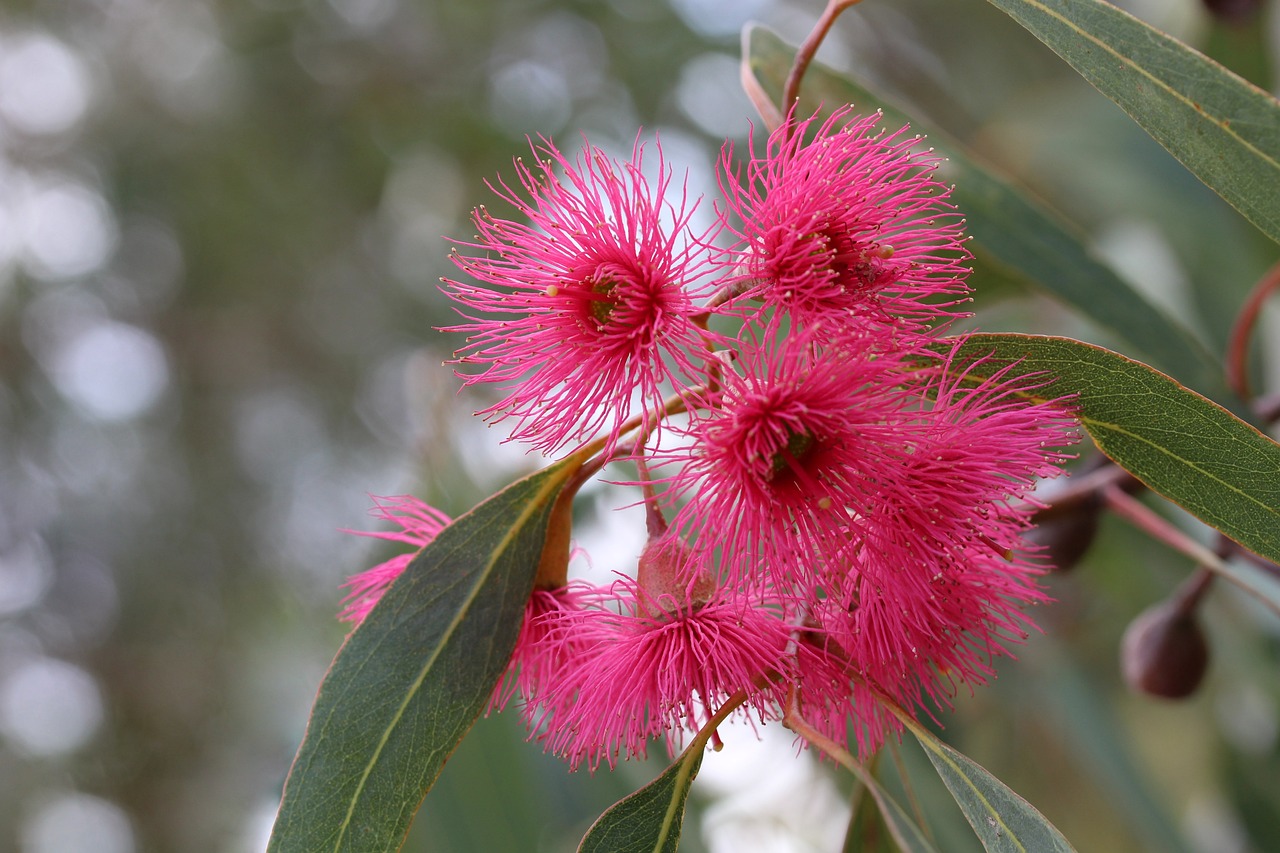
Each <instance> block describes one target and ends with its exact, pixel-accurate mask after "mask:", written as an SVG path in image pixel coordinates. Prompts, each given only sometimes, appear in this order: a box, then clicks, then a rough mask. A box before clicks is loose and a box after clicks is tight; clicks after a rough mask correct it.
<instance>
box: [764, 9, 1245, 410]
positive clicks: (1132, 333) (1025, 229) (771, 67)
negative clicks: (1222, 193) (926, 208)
mask: <svg viewBox="0 0 1280 853" xmlns="http://www.w3.org/2000/svg"><path fill="white" fill-rule="evenodd" d="M743 43H744V49H745V50H746V52H747V62H748V66H749V68H750V70H751V71H752V73H753V74H754V75H755V77H756V80H757V82H758V83H759V84H760V85H761V86H762V87H763V89H764V91H765V93H766V94H767V95H769V96H770V97H773V98H774V99H775V100H776V99H777V98H778V97H779V96H780V94H781V91H782V84H783V81H784V80H785V78H786V74H787V72H788V70H789V69H790V67H791V60H792V57H794V56H795V48H794V47H791V46H790V45H788V44H786V43H785V42H784V41H783V40H782V39H781V38H779V37H778V36H777V35H776V34H774V33H773V32H771V31H769V30H767V29H765V28H763V27H759V26H751V27H749V28H748V29H747V30H746V31H745V33H744V35H743ZM846 103H853V104H856V105H858V106H859V107H860V108H865V109H866V110H867V111H870V110H871V109H873V108H879V109H881V110H882V111H883V112H884V115H885V121H886V124H888V125H889V126H901V125H903V124H910V125H911V128H912V130H913V131H915V132H917V133H922V134H924V135H925V136H927V137H928V140H929V145H931V146H932V147H933V148H934V149H935V150H936V151H937V153H939V154H941V155H942V156H944V157H946V158H947V164H946V169H947V177H948V179H949V180H951V181H953V182H954V183H955V189H954V191H953V193H952V200H953V201H954V202H955V203H956V205H957V206H958V207H959V208H960V210H961V212H963V213H964V215H965V220H966V225H967V227H968V230H969V233H970V234H971V235H973V238H974V243H973V247H974V254H975V256H976V263H975V267H974V276H973V278H972V281H974V282H975V284H976V286H978V287H984V286H985V284H986V282H987V280H988V279H990V278H991V277H992V276H993V275H994V276H996V277H997V278H1000V279H1003V278H1004V277H1007V276H1012V277H1014V278H1015V279H1016V280H1020V281H1026V282H1031V283H1033V284H1035V285H1037V286H1039V287H1042V288H1044V289H1045V290H1047V291H1048V292H1049V293H1051V294H1052V295H1054V296H1055V297H1057V298H1059V299H1061V300H1062V301H1063V302H1065V303H1067V304H1068V305H1070V306H1072V307H1073V308H1075V309H1076V310H1077V311H1079V312H1081V313H1082V314H1084V315H1085V316H1087V317H1089V318H1090V319H1091V320H1093V321H1094V322H1096V323H1098V325H1100V326H1102V327H1104V328H1107V329H1110V330H1111V331H1112V332H1114V333H1115V334H1117V335H1120V336H1121V337H1122V338H1124V339H1125V340H1127V341H1128V342H1129V343H1131V344H1132V345H1133V346H1134V347H1136V348H1137V350H1138V351H1139V352H1141V353H1142V355H1143V356H1144V357H1146V358H1148V359H1150V360H1151V361H1153V362H1154V363H1156V364H1158V365H1160V366H1162V367H1163V368H1165V369H1166V370H1168V371H1169V372H1170V373H1172V374H1174V375H1175V376H1177V377H1179V378H1180V379H1181V380H1183V381H1184V382H1186V383H1188V384H1190V385H1192V386H1194V387H1196V388H1198V389H1200V390H1202V391H1204V392H1205V393H1208V394H1211V395H1213V396H1215V397H1219V398H1221V399H1227V396H1226V395H1229V394H1230V392H1229V391H1228V390H1227V388H1226V386H1225V384H1224V383H1223V380H1222V375H1221V370H1220V369H1219V368H1218V367H1217V363H1216V361H1215V360H1214V358H1213V357H1212V356H1211V355H1210V354H1209V352H1208V350H1207V349H1206V348H1205V347H1204V346H1203V345H1202V344H1201V343H1200V342H1199V341H1198V340H1197V339H1196V338H1195V337H1194V336H1193V335H1192V334H1191V333H1190V332H1189V331H1187V330H1186V329H1185V328H1184V327H1183V326H1181V325H1180V324H1178V323H1176V322H1175V321H1173V320H1172V319H1170V318H1169V317H1168V316H1167V315H1166V314H1165V313H1164V312H1163V311H1161V310H1160V309H1159V308H1157V307H1156V306H1154V305H1152V304H1151V303H1150V302H1148V301H1147V299H1146V297H1144V296H1142V295H1141V294H1140V293H1138V291H1136V290H1134V289H1133V288H1132V287H1131V286H1130V285H1129V284H1128V282H1126V281H1125V280H1124V279H1122V278H1120V277H1119V276H1118V275H1117V274H1116V273H1115V272H1114V271H1113V270H1112V269H1111V268H1110V267H1108V266H1106V265H1105V264H1103V263H1102V262H1100V261H1099V260H1098V259H1097V258H1095V257H1094V256H1093V255H1092V254H1091V253H1090V251H1089V250H1088V249H1087V248H1086V246H1085V245H1084V242H1083V240H1082V239H1081V237H1080V235H1079V234H1078V233H1076V231H1075V230H1074V229H1073V228H1072V227H1071V226H1069V225H1068V224H1067V223H1065V222H1064V221H1063V220H1062V219H1061V218H1060V217H1059V216H1058V215H1057V214H1056V213H1055V212H1053V211H1052V210H1050V209H1049V208H1047V207H1045V206H1044V205H1043V204H1042V203H1041V202H1039V201H1038V200H1036V199H1035V198H1034V197H1032V196H1031V195H1029V194H1028V193H1027V191H1026V190H1025V189H1022V188H1020V187H1018V186H1016V185H1015V184H1014V183H1012V182H1011V181H1010V180H1009V179H1008V178H1006V177H1004V176H1002V175H1000V174H999V172H998V171H996V170H994V169H992V168H991V167H989V166H986V165H983V164H981V163H980V162H979V161H978V160H976V159H975V158H974V157H973V156H972V155H970V154H969V152H968V151H967V150H966V149H965V148H964V146H962V145H961V144H960V143H958V142H956V141H955V140H953V139H951V138H949V137H948V136H947V134H945V133H943V132H942V131H940V130H938V129H937V128H935V127H931V126H930V125H929V124H928V122H925V121H922V120H921V119H920V118H919V117H918V116H911V115H908V114H907V113H906V112H904V111H903V110H902V109H901V108H899V107H897V106H895V105H894V104H893V102H892V101H890V100H887V99H886V98H885V97H884V96H883V95H882V94H880V93H878V92H875V91H873V90H871V89H869V88H867V87H866V86H864V85H863V84H862V83H861V82H859V81H855V80H852V79H849V78H847V77H846V76H844V75H841V74H839V73H837V72H835V71H832V70H830V69H828V68H825V67H823V66H821V65H814V66H811V67H810V69H809V71H808V73H807V74H806V76H805V83H804V87H803V91H802V96H801V104H800V109H801V112H802V113H804V114H808V113H810V112H812V111H813V110H815V109H817V108H818V107H819V106H820V105H821V106H823V107H824V108H825V109H827V110H830V109H833V108H834V107H837V106H839V105H841V104H846Z"/></svg>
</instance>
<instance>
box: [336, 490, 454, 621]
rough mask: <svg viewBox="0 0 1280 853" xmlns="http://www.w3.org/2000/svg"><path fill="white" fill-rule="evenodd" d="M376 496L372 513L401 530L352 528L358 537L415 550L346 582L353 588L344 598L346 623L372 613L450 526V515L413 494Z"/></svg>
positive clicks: (350, 588)
mask: <svg viewBox="0 0 1280 853" xmlns="http://www.w3.org/2000/svg"><path fill="white" fill-rule="evenodd" d="M372 497H373V504H374V505H373V508H372V509H370V510H369V514H370V515H372V516H373V517H375V518H378V519H381V520H383V521H389V522H391V523H392V524H395V525H396V526H397V527H399V528H400V529H399V530H384V531H364V530H349V531H347V532H348V533H354V534H356V535H357V536H371V537H373V538H375V539H386V540H388V541H390V542H399V543H401V544H404V545H410V546H412V547H413V550H412V551H408V552H406V553H403V554H397V555H396V556H394V557H392V558H391V559H389V560H387V561H385V562H382V563H379V564H378V565H376V566H374V567H373V568H371V569H369V570H367V571H364V572H361V573H360V574H358V575H353V576H352V577H351V578H349V579H348V580H347V582H346V583H344V584H343V586H344V587H345V588H347V589H348V590H349V592H348V593H347V595H346V596H345V597H344V598H343V599H342V603H343V608H342V612H341V613H339V614H338V618H339V619H341V620H343V621H344V622H351V623H353V624H356V625H359V624H360V623H361V622H363V621H364V618H365V617H366V616H368V615H369V611H370V610H372V609H373V607H374V605H375V604H377V603H378V600H379V599H381V598H382V596H383V594H384V593H385V592H386V591H387V589H388V588H390V586H391V584H392V583H393V582H394V581H395V579H396V578H398V577H400V575H401V574H403V573H404V570H405V569H406V568H408V566H409V563H410V562H412V561H413V558H414V557H415V556H417V553H418V551H419V550H420V549H422V548H425V547H426V546H427V545H430V544H431V542H432V541H433V540H434V539H435V538H436V537H437V536H438V535H440V531H441V530H444V529H445V528H446V527H448V526H449V523H450V522H449V517H448V516H447V515H445V514H444V513H442V512H440V511H439V510H437V509H434V508H432V507H430V506H428V505H427V504H425V503H423V502H422V501H420V500H418V499H417V498H415V497H413V496H412V495H397V496H395V497H378V496H376V495H375V496H372Z"/></svg>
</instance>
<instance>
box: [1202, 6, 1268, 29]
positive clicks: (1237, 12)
mask: <svg viewBox="0 0 1280 853" xmlns="http://www.w3.org/2000/svg"><path fill="white" fill-rule="evenodd" d="M1204 7H1205V8H1206V9H1208V10H1209V14H1211V15H1213V16H1214V17H1215V18H1217V19H1219V20H1221V21H1225V22H1227V23H1228V24H1246V23H1248V22H1249V21H1251V20H1253V18H1254V17H1255V16H1256V15H1257V14H1258V10H1259V9H1261V8H1262V0H1204Z"/></svg>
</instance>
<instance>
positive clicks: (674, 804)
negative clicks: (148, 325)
mask: <svg viewBox="0 0 1280 853" xmlns="http://www.w3.org/2000/svg"><path fill="white" fill-rule="evenodd" d="M705 748H706V745H705V743H704V742H702V741H700V740H699V741H695V742H694V743H693V744H692V745H691V746H690V747H689V748H688V749H686V750H685V751H684V752H683V753H682V754H681V755H680V757H679V758H677V759H676V760H675V762H674V763H672V765H671V766H670V767H668V768H667V769H666V770H664V771H663V772H662V775H661V776H659V777H658V778H657V779H654V780H653V781H652V782H650V783H649V784H648V785H645V786H644V787H643V788H641V789H640V790H638V791H636V792H635V793H634V794H632V795H631V796H629V797H626V798H624V799H622V800H620V801H618V802H617V803H615V804H614V805H613V806H612V807H610V808H609V810H608V811H606V812H605V813H604V814H602V815H600V817H599V819H597V820H596V822H595V823H594V824H592V825H591V829H589V830H587V834H586V835H585V836H584V837H583V839H582V843H581V844H579V845H578V853H676V850H677V849H679V847H680V830H681V827H682V825H683V823H684V807H685V802H686V801H687V800H688V798H689V786H690V785H692V784H693V780H694V777H696V776H697V775H698V768H699V767H701V766H702V756H703V754H704V752H705Z"/></svg>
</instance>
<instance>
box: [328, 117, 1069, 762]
mask: <svg viewBox="0 0 1280 853" xmlns="http://www.w3.org/2000/svg"><path fill="white" fill-rule="evenodd" d="M879 120H880V117H879V116H871V117H866V118H864V117H858V116H856V115H854V114H853V113H851V112H849V111H848V110H847V109H846V110H839V111H837V112H835V113H834V114H833V115H831V116H830V117H829V118H827V119H826V120H820V119H818V118H816V117H815V118H812V119H808V120H803V121H796V120H791V121H788V122H787V123H786V124H784V125H783V126H782V127H781V128H779V129H778V130H777V131H775V132H774V133H773V134H771V135H770V137H769V139H768V141H767V143H766V144H765V146H764V149H763V150H762V151H757V150H756V148H754V147H751V148H749V149H748V151H747V156H746V158H745V162H744V163H739V162H738V160H737V155H736V154H735V152H734V151H733V150H732V148H731V147H730V146H728V145H726V147H725V149H724V152H723V156H722V157H721V160H720V164H719V179H720V180H719V183H720V190H721V194H722V196H723V201H722V203H719V204H716V205H714V206H713V211H714V213H715V217H714V218H715V220H716V221H715V223H714V224H713V225H712V226H711V227H710V228H708V229H706V230H704V231H701V232H698V231H695V230H694V229H693V227H692V225H691V222H692V221H693V220H694V214H695V211H696V209H697V202H696V201H691V200H690V199H689V197H688V194H687V192H686V190H685V189H684V188H683V187H682V186H679V185H677V184H676V183H674V182H673V181H672V177H671V173H670V170H669V169H668V168H667V167H666V165H665V164H664V163H663V162H662V158H661V152H660V151H659V157H658V163H657V177H656V179H651V178H648V177H646V175H647V174H648V173H647V172H646V170H645V163H644V155H645V151H644V149H643V146H639V145H637V146H636V148H635V149H634V150H633V152H632V156H631V159H630V160H629V161H627V162H622V163H619V162H615V161H613V160H610V159H609V158H608V157H607V156H605V155H604V154H603V153H602V152H601V151H599V150H598V149H596V148H594V147H592V146H590V145H587V146H586V147H585V148H584V150H583V152H582V153H581V155H580V156H579V157H578V158H577V159H570V158H567V157H566V156H565V155H563V154H562V153H561V152H560V151H559V150H558V149H556V148H555V147H554V145H552V144H551V143H550V142H546V141H544V142H542V143H541V144H538V145H535V146H534V148H533V155H534V163H533V165H526V164H524V163H523V162H520V161H517V163H516V168H515V171H516V175H517V178H518V181H517V183H516V185H515V186H512V185H510V184H507V183H498V184H496V185H495V186H494V187H493V188H494V190H495V192H496V193H497V195H498V196H499V197H500V198H501V199H502V200H503V201H504V202H506V203H507V204H509V205H510V206H512V207H514V208H515V210H516V211H517V213H518V214H519V219H518V221H517V220H508V219H499V218H495V217H494V216H493V215H491V214H490V213H489V212H488V211H487V210H485V209H484V208H480V209H478V210H477V211H476V213H475V217H474V223H475V226H476V229H477V233H478V236H477V237H476V239H475V241H474V242H472V243H469V244H464V245H465V248H466V249H467V250H469V251H471V252H473V253H472V254H460V253H455V254H454V256H453V260H454V262H455V264H456V265H457V266H458V268H459V269H460V270H461V271H462V272H463V273H465V274H466V276H467V278H468V279H469V280H468V281H446V282H445V286H444V290H445V293H446V294H447V295H448V296H450V297H451V298H452V299H453V300H455V301H456V302H457V303H458V305H459V306H460V307H459V312H460V313H461V314H462V315H463V317H464V318H465V321H464V322H462V323H460V324H459V325H455V326H451V327H449V329H450V330H452V331H463V332H466V333H467V334H468V335H469V337H468V338H467V342H466V344H465V346H464V347H463V348H462V350H461V351H460V352H459V354H458V359H457V361H458V363H459V364H461V365H464V366H465V365H479V366H480V369H479V370H478V372H470V373H466V374H465V375H464V376H463V379H464V382H465V383H466V384H477V383H497V384H498V385H499V386H500V389H501V390H500V393H501V394H502V395H504V396H503V397H502V399H501V400H500V401H499V402H497V403H495V404H494V405H493V406H492V407H490V408H489V409H486V410H485V411H484V412H483V413H482V414H484V415H486V416H487V417H490V418H492V419H503V418H510V419H512V425H513V428H512V437H513V438H514V439H517V440H521V441H525V442H528V443H529V444H531V445H532V446H533V447H535V448H538V449H540V450H542V451H544V452H548V453H555V452H561V451H564V450H566V449H572V448H577V447H580V446H583V445H585V444H586V443H588V442H591V441H593V440H595V441H598V442H599V444H598V446H599V447H601V448H602V450H601V452H602V453H603V454H605V456H606V458H607V459H610V460H613V459H625V460H630V461H633V462H635V463H637V465H638V467H639V470H640V471H641V475H642V476H641V482H640V483H639V484H638V485H641V486H643V488H644V495H645V497H644V501H645V505H646V509H647V511H648V514H649V542H648V544H647V546H646V547H645V550H644V552H643V554H641V556H640V558H639V562H638V565H637V566H636V570H635V572H634V573H633V574H629V575H624V576H622V577H620V578H619V579H618V580H617V581H616V582H614V583H612V584H610V585H605V586H600V587H590V586H586V585H582V584H568V583H566V582H565V580H564V579H563V578H552V579H548V578H541V579H540V582H541V583H540V588H539V589H538V590H537V591H536V592H535V595H534V597H533V599H532V600H531V601H530V603H529V606H528V609H527V613H526V620H525V625H524V629H523V631H522V633H521V635H520V640H519V643H518V647H517V650H516V655H515V658H514V660H513V662H512V666H511V670H510V671H509V673H508V677H507V678H506V679H504V681H503V683H502V684H500V685H499V687H498V688H497V690H496V692H495V695H494V699H493V704H494V706H495V707H501V706H502V705H503V704H505V703H506V702H507V701H508V700H509V699H510V697H511V696H512V695H513V694H514V693H518V694H519V695H520V696H521V697H522V699H523V706H522V707H523V712H524V713H525V715H526V717H527V719H528V720H529V722H530V726H531V728H532V730H533V732H534V735H535V736H537V737H539V738H541V739H542V740H543V742H544V743H545V744H546V745H547V747H548V748H549V749H551V750H553V751H555V752H557V753H559V754H562V755H564V756H565V757H566V758H567V759H568V760H569V762H570V763H571V764H572V765H574V766H577V765H578V764H580V763H585V764H587V765H588V766H589V767H591V768H593V769H594V768H595V767H596V766H598V765H599V763H601V762H606V763H609V764H612V763H613V762H614V761H615V760H616V759H617V758H618V757H620V756H627V755H634V754H643V753H644V752H645V750H646V749H647V745H648V743H649V742H650V741H651V740H652V739H653V738H655V737H660V736H663V735H667V736H674V737H673V741H678V740H679V738H678V735H679V733H680V732H681V731H696V730H697V729H698V728H699V727H700V726H701V725H703V724H704V723H705V722H706V721H707V720H708V719H709V718H710V716H711V715H713V714H714V713H715V712H716V711H717V710H719V709H721V708H722V707H725V706H726V705H732V706H733V707H735V708H737V711H736V713H738V714H741V715H743V716H747V717H749V718H750V719H752V720H756V721H767V720H770V719H779V718H781V717H783V716H785V715H788V714H792V715H794V714H799V715H800V716H801V717H802V718H803V719H804V720H805V721H806V724H807V725H808V726H810V727H812V728H814V729H816V730H817V731H820V732H821V733H822V734H823V735H825V736H826V737H827V738H830V739H832V740H834V741H835V742H836V743H838V744H841V745H853V746H855V747H856V748H857V749H858V750H859V751H860V752H862V753H863V754H866V753H868V752H870V751H872V750H874V749H876V748H877V747H878V746H879V744H880V743H881V742H882V741H883V739H884V737H885V736H886V734H888V733H889V732H890V731H891V730H893V729H894V728H895V726H896V725H897V723H896V721H895V720H894V718H893V717H892V716H891V715H889V714H888V713H886V712H885V704H884V703H885V702H886V701H888V702H894V703H897V704H899V705H902V706H906V707H909V708H920V707H923V708H936V707H938V706H945V705H946V704H947V703H948V702H949V700H950V697H951V696H953V695H954V694H955V692H956V690H957V689H958V686H959V685H961V684H967V685H973V684H978V683H982V682H983V681H984V680H985V679H986V678H987V677H989V676H990V675H991V666H992V659H993V658H994V657H997V656H1000V655H1005V654H1008V652H1009V647H1010V646H1011V645H1012V644H1015V643H1017V642H1019V641H1020V640H1022V639H1024V638H1025V636H1026V633H1027V631H1028V630H1029V629H1030V628H1031V627H1032V623H1031V622H1030V620H1029V619H1028V618H1027V617H1026V616H1025V615H1024V614H1023V612H1022V607H1023V606H1025V605H1027V604H1033V603H1036V602H1038V601H1041V600H1043V597H1044V596H1043V593H1042V592H1041V591H1040V589H1039V587H1038V586H1037V583H1036V576H1037V575H1038V574H1039V573H1040V572H1041V571H1043V569H1044V567H1043V566H1042V565H1040V564H1039V562H1038V560H1037V557H1036V555H1035V554H1034V553H1031V552H1029V551H1028V550H1027V548H1026V547H1025V545H1024V544H1023V543H1022V540H1021V533H1022V532H1023V531H1024V530H1025V528H1026V527H1027V525H1028V523H1029V521H1028V519H1029V516H1030V513H1031V510H1032V508H1033V504H1032V503H1031V499H1030V498H1029V492H1030V490H1031V489H1032V487H1033V486H1034V484H1035V482H1036V481H1037V479H1039V478H1044V477H1052V476H1054V475H1056V474H1057V473H1058V472H1059V469H1060V465H1061V462H1062V461H1063V458H1064V455H1063V451H1062V448H1063V447H1064V446H1065V445H1067V444H1068V443H1069V442H1070V441H1071V440H1072V438H1073V435H1072V432H1071V429H1070V419H1069V417H1068V412H1067V411H1066V410H1065V409H1064V408H1063V406H1061V405H1060V404H1058V403H1053V402H1044V401H1043V398H1044V396H1045V395H1044V394H1043V393H1040V389H1039V388H1038V387H1037V386H1038V383H1037V381H1036V380H1034V379H1028V378H1026V377H1019V376H1016V375H1014V374H1011V373H1009V372H1008V371H1007V370H1005V371H1000V370H993V369H985V370H975V369H974V368H975V363H974V362H973V361H972V360H969V361H966V360H965V359H963V358H961V355H960V351H961V345H962V343H963V339H961V338H946V337H943V333H944V332H945V331H947V326H948V323H949V322H950V320H951V319H952V318H954V317H956V316H959V315H958V314H957V312H956V306H957V304H958V303H960V302H961V301H962V300H963V299H964V298H965V295H966V294H967V292H968V286H967V284H966V276H967V274H968V271H967V269H966V267H965V264H966V262H967V261H968V259H969V254H968V252H967V251H966V249H965V247H964V237H963V229H962V226H963V221H962V219H961V218H960V216H959V214H958V212H957V211H956V210H955V209H954V207H953V206H952V205H951V204H950V202H949V201H948V195H949V192H948V189H947V187H945V186H944V185H942V184H941V183H939V182H938V181H937V180H936V178H935V176H934V172H935V169H936V166H937V160H936V158H935V157H934V156H933V155H932V154H931V153H930V152H929V151H928V150H927V149H923V148H921V146H920V144H919V140H918V138H914V137H910V136H907V135H906V131H905V130H903V131H898V132H892V133H889V132H884V131H881V130H878V129H877V126H878V122H879ZM977 364H980V362H979V363H977ZM655 435H656V436H658V438H655ZM659 439H660V440H659ZM394 506H395V507H396V508H397V511H396V512H395V513H392V512H390V511H387V510H386V509H385V508H384V511H383V513H382V514H383V516H384V517H386V518H389V519H390V520H393V521H399V522H401V523H402V525H403V526H404V528H405V531H406V532H405V534H403V540H404V541H407V542H410V543H412V544H416V545H422V544H425V542H426V541H429V539H430V538H431V536H433V535H434V533H435V532H437V531H438V523H441V522H442V521H443V520H442V519H439V517H438V516H437V515H436V514H435V513H434V512H433V511H430V510H428V509H427V508H425V507H420V506H419V507H416V508H412V509H411V508H410V505H409V504H395V505H394ZM668 517H670V521H669V522H668ZM402 568H403V563H396V564H391V563H388V564H384V565H383V566H380V567H378V568H376V569H374V570H372V571H371V572H370V573H367V574H366V575H362V576H357V577H356V578H355V579H353V580H352V581H351V586H352V589H353V592H352V594H351V596H350V597H349V599H348V601H349V604H348V606H347V609H346V610H345V611H344V614H343V615H344V618H348V619H350V620H352V621H357V622H358V621H359V620H360V619H361V618H363V616H364V614H365V613H367V612H368V609H369V608H370V607H371V606H372V602H373V601H374V600H375V599H376V596H377V595H378V594H379V593H380V591H381V590H382V589H384V588H385V584H386V583H387V582H388V578H390V577H393V576H394V574H395V572H396V571H397V570H398V569H402Z"/></svg>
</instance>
